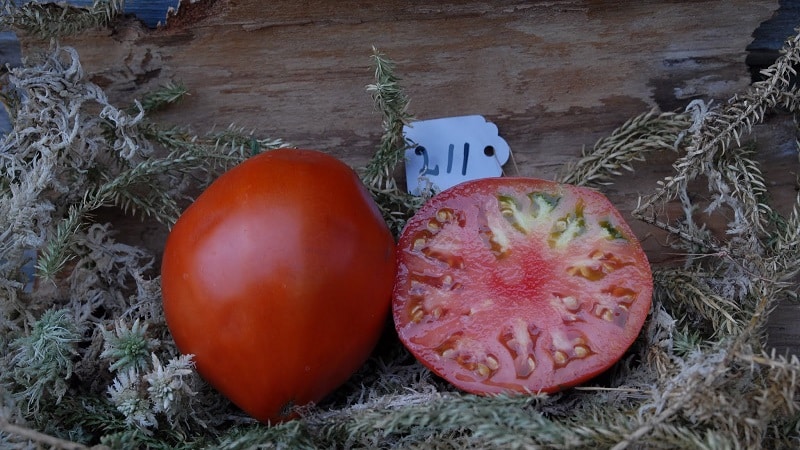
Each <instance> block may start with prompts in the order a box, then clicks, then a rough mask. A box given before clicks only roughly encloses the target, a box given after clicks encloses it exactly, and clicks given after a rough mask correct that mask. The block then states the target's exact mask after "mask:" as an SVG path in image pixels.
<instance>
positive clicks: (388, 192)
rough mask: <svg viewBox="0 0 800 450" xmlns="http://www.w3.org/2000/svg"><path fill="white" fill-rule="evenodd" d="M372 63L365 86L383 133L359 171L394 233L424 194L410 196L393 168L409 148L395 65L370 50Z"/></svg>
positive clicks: (404, 102) (405, 107) (407, 116)
mask: <svg viewBox="0 0 800 450" xmlns="http://www.w3.org/2000/svg"><path fill="white" fill-rule="evenodd" d="M372 52H373V53H372V60H373V63H374V66H375V83H374V84H370V85H368V86H367V91H368V92H370V93H371V94H372V99H373V101H374V102H375V107H376V109H378V111H380V112H381V114H382V115H383V135H382V136H381V143H380V146H379V147H378V149H377V150H376V151H375V154H374V155H373V157H372V160H371V161H370V162H369V164H368V165H367V167H365V168H364V169H363V170H362V173H361V179H362V180H363V181H364V184H365V185H366V186H367V188H368V189H369V190H370V192H371V193H372V195H373V197H374V198H375V200H376V201H377V203H378V206H379V207H380V208H381V212H382V213H383V217H384V219H385V220H386V223H387V224H388V225H389V228H390V229H391V230H392V232H393V233H394V234H395V236H397V235H399V234H400V231H402V229H403V227H404V226H405V223H406V220H408V218H409V217H411V216H412V215H413V214H414V212H415V211H416V210H417V209H419V207H420V206H422V204H423V203H424V202H425V196H413V195H411V194H409V193H407V192H406V191H404V190H403V189H402V188H401V187H400V186H398V184H397V182H396V180H395V169H397V167H398V164H399V163H400V162H401V161H403V158H405V150H406V148H408V144H407V143H406V140H405V136H404V135H403V127H404V126H405V125H407V124H408V123H409V122H410V121H411V120H413V119H412V116H411V115H410V114H409V113H408V99H407V98H406V96H405V93H404V92H403V89H402V88H401V87H400V80H399V78H398V77H397V76H396V75H395V74H394V64H393V63H392V62H391V61H390V60H388V59H387V58H386V56H385V55H383V54H382V53H380V52H379V51H378V50H377V49H375V48H373V49H372Z"/></svg>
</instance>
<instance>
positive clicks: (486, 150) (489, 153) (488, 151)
mask: <svg viewBox="0 0 800 450" xmlns="http://www.w3.org/2000/svg"><path fill="white" fill-rule="evenodd" d="M483 154H484V155H486V156H494V147H492V146H491V145H487V146H486V147H483Z"/></svg>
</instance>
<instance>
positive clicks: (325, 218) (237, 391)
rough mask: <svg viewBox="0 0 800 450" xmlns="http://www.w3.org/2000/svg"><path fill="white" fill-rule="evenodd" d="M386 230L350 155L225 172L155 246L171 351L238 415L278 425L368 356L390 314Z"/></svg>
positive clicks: (276, 154)
mask: <svg viewBox="0 0 800 450" xmlns="http://www.w3.org/2000/svg"><path fill="white" fill-rule="evenodd" d="M394 244H395V242H394V238H393V236H392V235H391V233H390V231H389V229H388V227H387V225H386V223H385V222H384V220H383V218H382V217H381V214H380V212H379V210H378V208H377V206H376V205H375V203H374V201H373V200H372V198H371V197H370V195H369V193H368V192H367V190H366V189H365V188H364V186H363V185H362V184H361V182H360V180H359V178H358V177H357V175H356V174H355V172H354V171H353V170H352V169H350V167H348V166H347V165H346V164H344V163H343V162H341V161H339V160H337V159H336V158H334V157H332V156H329V155H327V154H324V153H321V152H317V151H310V150H295V149H281V150H273V151H269V152H265V153H262V154H259V155H257V156H254V157H252V158H250V159H248V160H246V161H244V162H243V163H241V164H240V165H238V166H236V167H234V168H232V169H231V170H229V171H228V172H226V173H224V174H223V175H221V176H220V177H219V178H218V179H217V180H216V181H215V182H214V183H213V184H211V185H210V186H209V187H208V189H206V190H205V191H204V192H203V193H202V194H201V195H200V196H199V197H198V198H197V199H196V201H195V202H194V203H193V204H191V205H190V206H189V207H188V208H187V209H186V211H185V212H184V213H183V214H182V215H181V217H180V218H179V220H178V221H177V223H176V224H175V226H174V228H173V229H172V230H171V232H170V234H169V236H168V238H167V242H166V245H165V248H164V254H163V262H162V268H161V274H162V279H161V281H162V291H163V301H164V313H165V316H166V320H167V325H168V326H169V329H170V331H171V333H172V336H173V337H174V339H175V343H176V344H177V346H178V348H179V350H180V351H181V352H182V353H185V354H194V355H195V362H196V365H197V370H198V372H199V373H200V374H201V375H202V376H203V377H204V378H205V379H206V380H207V381H208V382H209V383H210V384H211V385H212V386H214V387H215V388H217V389H218V390H219V391H220V392H221V393H222V394H224V395H225V396H227V397H228V398H229V399H230V400H231V401H233V403H235V404H236V405H238V406H239V407H240V408H242V409H243V410H244V411H245V412H247V413H248V414H250V415H251V416H253V417H254V418H256V419H258V420H261V421H280V420H282V419H286V418H287V415H286V413H287V411H289V410H291V407H292V406H294V405H303V404H307V403H309V402H318V401H320V400H321V399H323V398H324V397H325V396H326V395H328V394H329V393H331V392H332V391H333V390H335V389H336V388H337V387H338V386H340V385H341V384H342V383H343V382H345V381H346V380H347V379H348V378H349V377H350V376H351V375H352V374H353V372H354V371H356V370H357V369H358V368H359V367H360V366H361V365H362V364H363V363H364V361H365V360H366V359H367V357H368V356H369V354H370V353H371V351H372V349H373V347H374V346H375V344H376V343H377V341H378V338H379V336H380V334H381V333H382V329H383V328H384V326H385V324H386V322H387V320H388V318H389V311H390V306H391V295H392V286H393V283H394V274H395V247H394Z"/></svg>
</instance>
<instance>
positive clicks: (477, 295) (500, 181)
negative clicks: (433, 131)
mask: <svg viewBox="0 0 800 450" xmlns="http://www.w3.org/2000/svg"><path fill="white" fill-rule="evenodd" d="M397 263H398V266H397V267H398V270H397V280H396V282H395V287H394V300H393V308H392V309H393V315H394V320H395V326H396V328H397V332H398V335H399V337H400V339H401V340H402V342H403V343H404V344H405V345H406V347H408V349H409V350H410V351H411V352H412V353H413V354H414V355H415V356H416V357H417V358H418V359H419V360H420V361H421V362H422V363H423V364H425V365H426V366H427V367H429V368H430V369H431V370H433V371H434V372H435V373H437V374H438V375H440V376H442V377H443V378H445V379H446V380H448V381H449V382H451V383H452V384H453V385H455V386H456V387H458V388H460V389H462V390H465V391H468V392H473V393H478V394H490V393H501V392H506V393H508V392H554V391H558V390H562V389H564V388H567V387H570V386H574V385H576V384H579V383H581V382H584V381H586V380H588V379H590V378H593V377H594V376H596V375H597V374H599V373H601V372H603V371H605V370H606V369H608V368H609V367H610V366H611V365H613V364H614V363H615V362H616V361H617V360H619V358H621V357H622V355H623V354H624V353H625V351H626V350H627V349H628V348H629V347H630V345H631V344H632V343H633V342H634V340H635V339H636V337H637V336H638V334H639V332H640V330H641V328H642V325H643V324H644V321H645V319H646V317H647V314H648V312H649V310H650V304H651V297H652V290H653V281H652V273H651V271H650V266H649V263H648V261H647V257H646V255H645V253H644V251H643V250H642V248H641V245H640V244H639V242H638V240H637V239H636V237H635V236H634V234H633V232H632V231H631V229H630V227H629V226H628V225H627V224H626V223H625V221H624V219H623V217H622V215H621V214H620V213H619V212H618V211H617V210H616V209H615V208H614V207H613V205H612V204H611V203H610V202H609V201H608V199H606V198H605V197H604V196H603V195H602V194H600V193H598V192H595V191H592V190H590V189H587V188H581V187H576V186H571V185H563V184H558V183H555V182H550V181H545V180H537V179H530V178H490V179H482V180H476V181H470V182H466V183H463V184H460V185H457V186H455V187H453V188H450V189H448V190H446V191H444V192H442V193H440V194H439V195H437V196H435V197H433V198H432V199H431V200H430V201H429V202H428V203H427V204H425V205H424V206H423V207H422V208H421V209H420V210H419V211H418V212H417V214H416V215H415V216H414V217H412V218H411V219H410V220H409V222H408V224H407V225H406V227H405V229H404V230H403V233H402V235H401V236H400V239H399V242H398V260H397Z"/></svg>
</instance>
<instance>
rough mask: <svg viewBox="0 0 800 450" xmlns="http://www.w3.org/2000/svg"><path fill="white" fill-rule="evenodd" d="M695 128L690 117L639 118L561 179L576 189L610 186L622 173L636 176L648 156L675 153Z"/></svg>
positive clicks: (573, 165)
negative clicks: (639, 163) (636, 169)
mask: <svg viewBox="0 0 800 450" xmlns="http://www.w3.org/2000/svg"><path fill="white" fill-rule="evenodd" d="M690 125H691V117H690V116H689V114H687V113H672V112H667V113H660V114H659V113H656V111H655V110H651V111H649V112H647V113H644V114H641V115H639V116H636V117H634V118H632V119H630V120H628V121H627V122H625V123H624V124H623V125H622V126H620V127H619V128H617V129H616V130H614V131H613V132H612V133H611V134H610V135H609V136H607V137H604V138H602V139H600V140H598V141H597V143H596V144H595V145H594V147H593V149H592V150H591V151H589V152H587V151H584V152H583V154H582V155H581V158H580V159H578V160H577V161H574V162H571V163H568V164H567V165H566V166H565V167H564V169H563V170H562V173H563V174H562V175H561V177H560V179H559V181H561V182H562V183H570V184H576V185H596V184H610V183H611V181H610V180H611V179H612V178H613V177H617V176H620V175H621V174H622V172H621V171H622V170H625V171H629V172H632V171H633V166H632V165H631V163H632V162H634V161H643V160H644V157H645V155H646V154H647V153H650V152H654V151H659V150H675V149H677V148H678V146H679V145H680V141H681V139H682V137H683V135H684V134H685V132H686V130H687V129H688V128H689V126H690Z"/></svg>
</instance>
